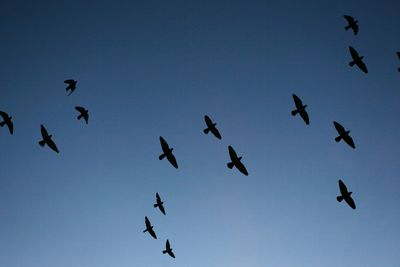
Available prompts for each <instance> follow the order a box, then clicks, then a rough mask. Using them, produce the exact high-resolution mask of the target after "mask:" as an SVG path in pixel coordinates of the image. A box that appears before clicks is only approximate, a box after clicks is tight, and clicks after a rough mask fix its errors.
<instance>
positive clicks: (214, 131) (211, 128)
mask: <svg viewBox="0 0 400 267" xmlns="http://www.w3.org/2000/svg"><path fill="white" fill-rule="evenodd" d="M204 120H205V121H206V124H207V128H206V129H204V130H203V131H204V133H205V134H208V132H210V131H211V132H212V134H213V135H214V136H215V137H217V138H218V139H221V138H222V137H221V134H220V133H219V131H218V129H217V128H216V127H215V126H216V125H217V124H216V123H213V122H212V120H211V119H210V117H208V116H207V115H205V116H204Z"/></svg>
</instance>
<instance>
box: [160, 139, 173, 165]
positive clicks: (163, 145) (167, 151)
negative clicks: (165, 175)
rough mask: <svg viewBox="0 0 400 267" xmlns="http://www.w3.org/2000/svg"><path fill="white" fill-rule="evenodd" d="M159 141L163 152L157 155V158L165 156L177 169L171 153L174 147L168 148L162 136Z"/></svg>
mask: <svg viewBox="0 0 400 267" xmlns="http://www.w3.org/2000/svg"><path fill="white" fill-rule="evenodd" d="M160 143H161V148H162V151H163V153H162V154H161V155H160V156H159V157H158V159H159V160H162V159H163V158H165V157H167V159H168V161H169V162H170V163H171V164H172V166H174V167H175V168H177V169H178V163H177V162H176V158H175V156H174V155H173V154H172V150H174V149H173V148H169V146H168V143H167V142H166V141H165V140H164V138H162V136H160Z"/></svg>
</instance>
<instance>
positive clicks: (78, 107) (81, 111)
mask: <svg viewBox="0 0 400 267" xmlns="http://www.w3.org/2000/svg"><path fill="white" fill-rule="evenodd" d="M75 109H76V110H77V111H79V112H80V113H85V111H86V110H85V108H84V107H80V106H76V107H75Z"/></svg>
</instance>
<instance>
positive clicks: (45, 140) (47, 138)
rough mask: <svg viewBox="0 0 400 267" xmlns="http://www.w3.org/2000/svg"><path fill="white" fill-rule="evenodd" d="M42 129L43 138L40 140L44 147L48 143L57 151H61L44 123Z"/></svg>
mask: <svg viewBox="0 0 400 267" xmlns="http://www.w3.org/2000/svg"><path fill="white" fill-rule="evenodd" d="M40 131H41V133H42V140H41V141H39V145H40V146H42V147H43V146H44V145H45V144H47V145H48V146H49V147H50V148H51V149H53V150H54V151H55V152H57V153H59V151H58V148H57V146H56V144H55V143H54V141H53V140H52V139H51V137H52V135H49V134H48V133H47V130H46V128H45V127H44V126H43V125H40Z"/></svg>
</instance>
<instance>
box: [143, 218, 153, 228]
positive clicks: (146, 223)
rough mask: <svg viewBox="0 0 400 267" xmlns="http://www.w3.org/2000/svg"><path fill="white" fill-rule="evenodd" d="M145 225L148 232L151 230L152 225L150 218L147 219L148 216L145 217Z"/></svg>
mask: <svg viewBox="0 0 400 267" xmlns="http://www.w3.org/2000/svg"><path fill="white" fill-rule="evenodd" d="M144 224H145V225H146V229H147V230H148V229H150V228H151V223H150V221H149V218H147V216H145V217H144Z"/></svg>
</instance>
